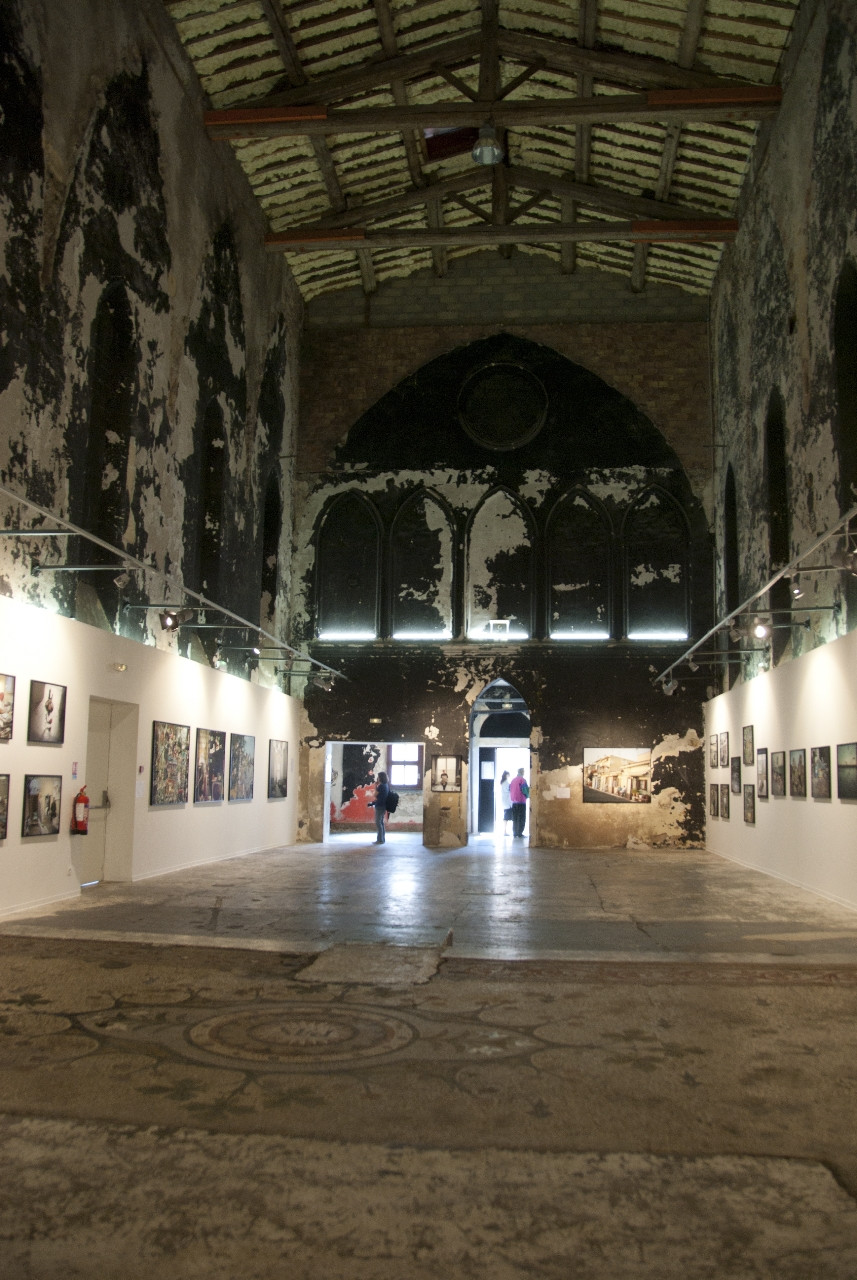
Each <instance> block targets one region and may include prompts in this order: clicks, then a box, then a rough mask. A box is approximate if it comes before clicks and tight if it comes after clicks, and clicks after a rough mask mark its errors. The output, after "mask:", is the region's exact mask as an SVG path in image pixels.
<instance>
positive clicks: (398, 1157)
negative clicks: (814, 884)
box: [0, 836, 857, 1280]
mask: <svg viewBox="0 0 857 1280" xmlns="http://www.w3.org/2000/svg"><path fill="white" fill-rule="evenodd" d="M369 839H370V837H361V838H360V840H359V841H358V842H355V841H343V840H336V841H334V842H332V843H331V844H329V845H325V846H299V847H295V848H291V847H290V848H286V849H277V850H271V851H268V852H266V853H263V854H259V855H253V856H249V857H244V858H236V859H233V860H230V861H227V862H222V863H218V864H215V865H212V866H208V867H203V868H196V869H193V870H189V871H184V872H179V873H176V874H174V875H170V876H165V877H162V878H160V879H158V880H154V881H148V882H144V883H141V884H137V885H127V886H126V885H123V886H118V885H114V886H109V885H108V886H98V887H97V888H95V889H91V890H87V891H86V893H85V894H84V896H83V898H82V899H81V900H80V902H75V903H74V904H71V905H65V906H60V907H57V908H55V909H52V910H50V911H42V912H41V913H31V914H29V915H28V916H26V917H24V916H16V917H14V918H12V919H7V920H5V921H2V922H0V984H2V985H0V995H2V999H1V1000H0V1099H2V1104H0V1105H2V1113H1V1114H0V1274H2V1275H3V1276H4V1278H5V1277H9V1278H10V1280H18V1277H21V1280H34V1278H38V1280H49V1278H50V1280H53V1277H57V1278H58V1277H60V1276H62V1277H64V1278H65V1277H78V1276H80V1277H83V1276H86V1277H89V1276H93V1277H94V1276H97V1277H99V1278H101V1277H112V1276H116V1277H120V1276H121V1277H123V1280H124V1278H126V1277H128V1278H131V1280H133V1278H134V1277H137V1276H140V1277H143V1276H144V1275H146V1276H147V1277H148V1276H150V1275H151V1273H152V1272H153V1271H156V1272H157V1274H158V1275H160V1276H165V1277H169V1278H172V1277H176V1278H177V1280H179V1278H180V1280H185V1278H186V1277H187V1278H190V1277H196V1276H200V1277H203V1276H204V1277H206V1278H207V1280H212V1278H213V1280H220V1277H223V1280H239V1278H240V1280H244V1278H245V1277H246V1278H247V1280H253V1278H255V1277H260V1278H261V1277H265V1278H267V1277H275V1276H276V1277H280V1276H282V1275H284V1274H288V1275H289V1276H290V1277H292V1276H294V1277H298V1278H300V1277H307V1278H310V1277H312V1278H315V1277H317V1276H318V1277H321V1276H325V1277H343V1278H345V1280H351V1278H352V1277H354V1280H363V1278H364V1277H367V1278H368V1277H378V1280H382V1278H383V1280H386V1277H404V1278H409V1277H429V1276H432V1277H434V1276H441V1275H443V1276H453V1277H458V1276H461V1277H471V1276H473V1277H483V1276H485V1277H487V1276H489V1275H490V1276H491V1277H492V1278H493V1277H500V1278H503V1277H507V1276H508V1277H523V1276H539V1277H542V1276H545V1277H553V1276H557V1277H560V1276H562V1277H568V1276H574V1277H576V1278H577V1277H583V1278H589V1277H591V1278H592V1280H596V1278H597V1280H607V1278H608V1277H609V1280H616V1278H621V1277H626V1276H627V1277H629V1278H630V1277H635V1278H637V1277H639V1278H642V1280H649V1278H650V1277H651V1280H655V1277H657V1278H658V1280H668V1278H669V1277H673V1276H675V1277H683V1278H695V1277H709V1276H711V1277H720V1276H723V1277H736V1278H737V1277H740V1278H741V1280H745V1278H750V1277H753V1278H755V1277H759V1278H760V1280H761V1278H762V1277H765V1278H766V1280H767V1277H771V1276H774V1275H776V1276H777V1277H778V1280H780V1278H781V1277H785V1278H787V1280H790V1278H794V1280H798V1278H800V1280H806V1278H808V1277H809V1278H812V1277H834V1278H839V1277H842V1278H843V1280H845V1278H846V1277H847V1278H848V1280H853V1277H854V1276H855V1275H857V1204H855V1198H857V1019H855V1013H857V946H855V944H857V912H854V911H852V910H849V909H847V908H844V907H840V906H837V905H836V904H833V903H830V902H827V901H825V900H823V899H820V898H818V897H816V896H815V895H813V894H810V893H808V892H805V891H802V890H799V889H796V888H793V887H790V886H788V885H785V884H782V883H780V882H777V881H775V880H773V879H771V878H770V877H767V876H763V875H760V874H757V873H754V872H750V871H747V870H745V869H743V868H740V867H737V866H735V865H733V864H730V863H728V862H726V861H724V860H722V859H720V858H717V857H715V856H713V855H710V854H707V853H705V852H701V851H676V850H626V849H609V850H597V851H585V852H583V851H563V852H559V851H551V850H537V849H529V848H526V847H521V846H520V845H517V846H513V844H512V842H511V841H507V842H506V843H505V844H502V843H500V844H498V845H497V846H496V847H495V846H494V844H493V843H492V842H490V841H480V842H474V843H473V844H472V845H471V846H470V847H469V848H468V849H465V850H455V851H444V852H437V851H429V850H426V849H424V848H423V847H422V845H420V844H419V843H418V842H417V841H416V840H414V839H413V838H408V837H399V836H392V837H391V838H390V839H389V840H388V843H387V845H386V846H384V847H383V848H381V849H378V848H375V847H373V846H371V845H370V844H369V843H368V840H369Z"/></svg>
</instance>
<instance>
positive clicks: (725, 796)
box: [720, 782, 729, 818]
mask: <svg viewBox="0 0 857 1280" xmlns="http://www.w3.org/2000/svg"><path fill="white" fill-rule="evenodd" d="M720 816H721V818H728V817H729V783H728V782H721V784H720Z"/></svg>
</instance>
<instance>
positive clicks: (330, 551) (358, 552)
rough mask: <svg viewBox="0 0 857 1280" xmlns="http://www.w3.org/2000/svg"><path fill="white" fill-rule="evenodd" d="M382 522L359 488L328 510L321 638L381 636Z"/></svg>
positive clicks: (321, 561) (321, 560)
mask: <svg viewBox="0 0 857 1280" xmlns="http://www.w3.org/2000/svg"><path fill="white" fill-rule="evenodd" d="M379 551H380V521H379V519H378V515H377V513H376V511H375V508H374V507H373V506H372V504H371V503H370V502H368V501H367V499H365V498H363V497H362V496H361V495H360V494H357V493H346V494H342V495H341V496H340V497H338V498H337V499H336V500H335V501H334V502H333V503H332V504H331V505H330V506H329V507H328V509H327V511H326V512H325V515H324V518H323V520H322V525H321V529H320V532H319V538H318V573H317V577H316V587H317V608H318V615H317V616H318V627H317V630H318V638H319V639H320V640H374V639H375V638H376V637H377V635H378V594H379V590H378V587H379V584H378V571H379Z"/></svg>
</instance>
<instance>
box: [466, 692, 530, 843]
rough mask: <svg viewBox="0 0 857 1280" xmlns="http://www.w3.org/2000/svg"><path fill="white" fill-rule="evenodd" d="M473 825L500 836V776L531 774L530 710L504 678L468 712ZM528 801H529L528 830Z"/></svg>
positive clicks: (485, 832)
mask: <svg viewBox="0 0 857 1280" xmlns="http://www.w3.org/2000/svg"><path fill="white" fill-rule="evenodd" d="M470 744H471V759H470V778H471V784H470V787H471V790H470V799H471V830H473V831H476V832H478V833H479V834H480V835H491V834H493V835H495V836H496V837H497V838H498V839H502V838H503V805H502V799H501V792H500V779H501V777H502V776H503V773H504V771H506V770H508V772H509V777H510V778H514V776H515V774H516V773H517V771H518V769H523V770H524V777H525V778H526V779H527V781H528V782H529V780H530V714H529V711H528V709H527V704H526V702H525V701H524V699H523V698H522V697H521V695H520V694H519V693H518V691H517V690H516V689H515V688H513V686H512V685H510V684H508V682H507V681H505V680H494V681H492V683H491V684H489V685H487V686H486V687H485V689H483V691H482V693H481V694H480V695H479V697H478V698H477V699H476V701H475V703H474V704H473V712H472V714H471V717H470ZM529 818H530V806H529V805H527V825H526V827H525V829H524V834H525V835H527V834H528V833H529Z"/></svg>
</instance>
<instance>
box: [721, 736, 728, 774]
mask: <svg viewBox="0 0 857 1280" xmlns="http://www.w3.org/2000/svg"><path fill="white" fill-rule="evenodd" d="M720 768H721V769H728V768H729V731H728V729H724V730H723V732H722V733H721V735H720Z"/></svg>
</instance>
